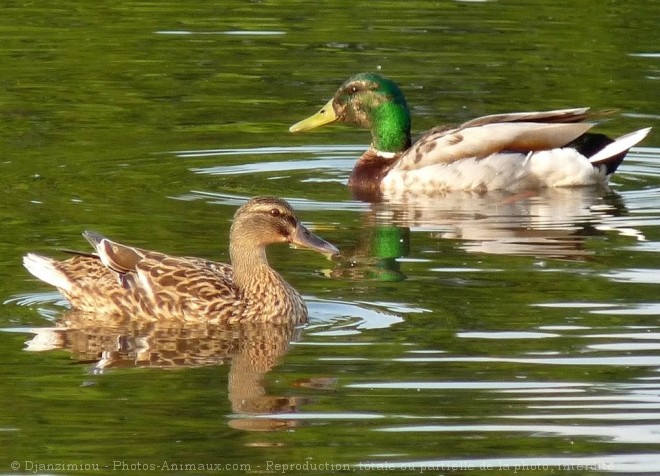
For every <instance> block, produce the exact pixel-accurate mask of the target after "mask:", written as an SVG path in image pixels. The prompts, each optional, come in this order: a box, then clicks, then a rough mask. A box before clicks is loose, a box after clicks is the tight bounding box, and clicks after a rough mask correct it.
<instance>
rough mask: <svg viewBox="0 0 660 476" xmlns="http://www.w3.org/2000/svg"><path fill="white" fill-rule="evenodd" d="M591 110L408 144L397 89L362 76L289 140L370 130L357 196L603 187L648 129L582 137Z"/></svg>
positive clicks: (442, 133)
mask: <svg viewBox="0 0 660 476" xmlns="http://www.w3.org/2000/svg"><path fill="white" fill-rule="evenodd" d="M587 111H588V108H580V109H562V110H556V111H545V112H523V113H511V114H497V115H491V116H484V117H480V118H477V119H473V120H471V121H469V122H466V123H464V124H462V125H460V126H457V127H454V126H441V127H436V128H434V129H431V130H430V131H427V132H426V133H424V134H423V135H422V136H421V138H420V139H419V140H417V142H415V143H414V144H412V143H411V140H410V112H409V110H408V106H407V104H406V100H405V98H404V97H403V93H402V92H401V90H400V89H399V87H398V86H397V85H396V84H395V83H394V82H392V81H390V80H389V79H386V78H384V77H382V76H379V75H377V74H371V73H362V74H358V75H356V76H353V77H352V78H350V79H348V80H347V81H346V82H345V83H344V84H342V85H341V86H340V87H339V89H338V90H337V92H336V93H335V95H334V97H333V98H332V99H331V100H330V101H329V102H328V103H327V104H326V105H325V106H323V108H322V109H321V110H320V111H319V112H317V113H316V114H314V115H313V116H310V117H309V118H307V119H304V120H302V121H300V122H298V123H297V124H294V125H293V126H291V128H290V129H289V130H290V131H291V132H299V131H306V130H309V129H313V128H315V127H318V126H321V125H324V124H329V123H332V122H347V123H351V124H356V125H358V126H360V127H365V128H369V129H371V146H370V147H369V150H367V151H366V152H365V153H364V154H363V155H362V157H360V159H359V160H358V162H357V164H356V165H355V167H354V168H353V172H352V173H351V176H350V179H349V181H348V185H349V186H350V187H352V188H353V189H354V190H355V191H356V192H357V193H358V194H359V195H371V196H373V195H374V194H375V195H381V194H383V193H384V194H386V195H387V194H398V193H402V192H413V193H415V192H420V193H438V192H444V191H448V190H473V191H480V192H482V191H488V190H496V189H505V190H507V189H508V190H524V189H534V188H543V187H564V186H580V185H595V184H599V183H600V184H605V183H607V181H608V179H609V177H610V176H611V175H612V174H613V173H614V171H615V170H616V168H617V167H618V166H619V164H620V163H621V161H622V160H623V158H624V157H625V155H626V153H627V152H628V149H630V148H631V147H632V146H634V145H635V144H637V143H638V142H639V141H641V140H642V139H643V138H644V137H645V136H646V134H648V132H649V130H650V128H646V129H641V130H639V131H637V132H633V133H630V134H627V135H624V136H622V137H619V138H618V139H616V140H611V139H609V138H607V137H606V136H604V135H602V134H592V133H589V134H587V133H586V132H587V131H588V130H589V129H590V128H591V127H592V126H593V124H588V123H583V122H581V121H583V120H585V119H587V118H588V117H590V115H589V114H588V112H587Z"/></svg>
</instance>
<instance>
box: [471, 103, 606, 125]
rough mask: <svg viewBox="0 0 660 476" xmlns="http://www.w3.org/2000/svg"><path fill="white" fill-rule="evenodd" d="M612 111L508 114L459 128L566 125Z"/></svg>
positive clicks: (557, 110)
mask: <svg viewBox="0 0 660 476" xmlns="http://www.w3.org/2000/svg"><path fill="white" fill-rule="evenodd" d="M612 112H613V111H600V112H595V113H592V112H589V108H588V107H579V108H574V109H556V110H554V111H532V112H510V113H505V114H491V115H489V116H482V117H477V118H475V119H472V120H470V121H467V122H465V123H463V124H462V125H461V126H460V128H461V129H465V128H467V127H477V126H483V125H485V124H495V123H502V122H545V123H557V122H561V123H568V122H582V121H585V120H587V119H593V118H595V117H602V116H604V115H607V114H611V113H612Z"/></svg>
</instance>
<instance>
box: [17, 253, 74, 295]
mask: <svg viewBox="0 0 660 476" xmlns="http://www.w3.org/2000/svg"><path fill="white" fill-rule="evenodd" d="M55 263H56V261H55V260H52V259H50V258H46V257H44V256H39V255H37V254H34V253H28V254H26V255H25V256H23V266H25V269H27V270H28V271H29V272H30V273H31V274H32V275H33V276H34V277H36V278H39V279H41V280H42V281H44V282H46V283H48V284H50V285H52V286H55V287H56V288H58V289H62V290H63V291H70V290H71V281H70V280H69V278H68V277H67V276H66V275H65V274H64V273H62V272H61V271H60V270H59V269H57V268H56V267H55Z"/></svg>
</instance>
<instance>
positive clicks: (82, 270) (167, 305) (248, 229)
mask: <svg viewBox="0 0 660 476" xmlns="http://www.w3.org/2000/svg"><path fill="white" fill-rule="evenodd" d="M83 235H84V236H85V238H87V239H88V240H89V241H90V243H92V245H93V246H94V248H95V249H96V254H84V253H78V254H76V256H74V257H73V258H71V259H68V260H66V261H56V260H53V259H51V258H46V257H42V256H38V255H36V254H32V253H30V254H28V255H26V256H25V257H24V259H23V263H24V265H25V267H26V268H27V269H28V271H30V273H32V274H33V275H34V276H36V277H37V278H39V279H41V280H43V281H45V282H47V283H49V284H52V285H53V286H55V287H57V288H58V289H59V290H60V292H61V293H62V294H63V295H64V296H65V297H66V298H67V299H68V300H69V301H70V302H71V305H72V307H73V308H74V309H78V310H81V311H85V312H93V313H96V314H106V315H113V316H130V317H136V318H147V319H152V320H161V319H177V320H183V321H200V322H214V323H230V324H231V323H238V322H294V323H302V322H305V321H306V320H307V308H306V306H305V303H304V302H303V299H302V297H301V296H300V294H298V292H297V291H296V290H295V289H293V287H291V285H289V284H288V283H287V282H286V281H285V280H284V279H283V278H282V277H281V276H280V275H279V274H278V273H277V272H276V271H275V270H273V269H272V268H271V267H270V266H269V265H268V261H267V259H266V252H265V248H266V246H267V245H269V244H273V243H291V244H294V245H299V246H302V247H306V248H310V249H313V250H316V251H318V252H320V253H324V254H329V255H335V254H337V253H338V251H337V249H336V248H335V247H334V246H332V245H331V244H330V243H328V242H326V241H324V240H322V239H321V238H319V237H317V236H316V235H314V234H312V233H311V232H310V231H309V230H307V228H305V227H304V226H303V225H302V224H301V223H300V221H299V220H298V219H297V218H296V216H295V215H294V212H293V209H292V208H291V207H290V205H289V204H288V203H286V202H285V201H284V200H280V199H277V198H273V197H258V198H253V199H252V200H250V201H248V202H247V203H246V204H245V205H243V206H242V207H241V208H239V209H238V211H237V212H236V214H235V215H234V222H233V224H232V227H231V231H230V234H229V243H230V245H229V248H230V257H231V262H232V265H227V264H223V263H215V262H212V261H208V260H205V259H202V258H194V257H175V256H169V255H166V254H164V253H159V252H156V251H148V250H143V249H139V248H133V247H130V246H126V245H122V244H119V243H116V242H113V241H110V240H108V239H107V238H105V237H103V236H101V235H99V234H97V233H94V232H85V233H84V234H83Z"/></svg>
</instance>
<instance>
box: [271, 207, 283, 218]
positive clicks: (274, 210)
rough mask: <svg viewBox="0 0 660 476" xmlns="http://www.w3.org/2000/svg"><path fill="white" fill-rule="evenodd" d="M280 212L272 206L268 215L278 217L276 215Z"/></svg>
mask: <svg viewBox="0 0 660 476" xmlns="http://www.w3.org/2000/svg"><path fill="white" fill-rule="evenodd" d="M281 214H282V212H280V210H279V209H277V208H272V209H271V210H270V216H272V217H278V216H280V215H281Z"/></svg>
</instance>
